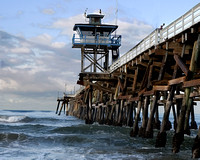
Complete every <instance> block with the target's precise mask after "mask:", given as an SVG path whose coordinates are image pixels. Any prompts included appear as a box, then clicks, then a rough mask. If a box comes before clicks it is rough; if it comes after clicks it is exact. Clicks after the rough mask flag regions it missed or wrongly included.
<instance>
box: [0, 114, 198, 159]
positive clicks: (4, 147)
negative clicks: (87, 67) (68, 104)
mask: <svg viewBox="0 0 200 160" xmlns="http://www.w3.org/2000/svg"><path fill="white" fill-rule="evenodd" d="M198 120H200V116H199V115H198V117H197V122H199V121H198ZM198 125H199V123H198ZM130 130H131V128H130V127H114V126H107V125H99V124H97V123H95V124H92V125H86V124H85V122H84V121H83V120H80V119H77V118H75V117H72V116H65V115H64V114H62V115H61V116H58V115H56V114H55V112H52V111H9V110H1V111H0V160H96V159H97V160H110V159H115V160H147V159H148V160H188V159H191V155H192V151H191V148H192V145H193V141H194V138H195V136H196V134H197V131H196V130H192V132H191V135H190V136H187V135H185V141H184V142H183V144H182V145H181V151H180V152H179V153H178V154H173V153H172V152H171V146H172V143H171V142H172V136H173V131H172V130H171V131H168V132H167V134H168V136H167V137H168V139H167V145H166V147H165V148H155V147H154V146H155V137H156V135H157V131H155V133H154V138H153V139H143V138H140V137H134V138H133V137H130V136H129V132H130Z"/></svg>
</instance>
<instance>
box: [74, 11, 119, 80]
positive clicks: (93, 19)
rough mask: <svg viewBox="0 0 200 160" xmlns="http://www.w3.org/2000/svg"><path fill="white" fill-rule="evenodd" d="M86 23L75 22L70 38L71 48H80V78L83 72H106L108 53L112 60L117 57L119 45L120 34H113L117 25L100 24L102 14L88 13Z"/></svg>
mask: <svg viewBox="0 0 200 160" xmlns="http://www.w3.org/2000/svg"><path fill="white" fill-rule="evenodd" d="M85 16H86V18H87V19H88V20H89V23H87V24H75V25H74V28H73V31H75V32H76V34H74V35H73V38H72V48H81V73H80V75H79V76H80V78H81V77H84V75H85V74H87V75H88V74H89V73H90V74H101V73H108V67H109V61H111V59H110V60H109V53H110V54H112V61H115V60H116V59H118V57H119V47H120V46H121V35H116V34H113V33H114V31H116V29H117V28H118V26H117V25H107V24H102V23H101V21H102V19H103V17H104V15H102V14H101V13H100V14H88V15H86V14H85Z"/></svg>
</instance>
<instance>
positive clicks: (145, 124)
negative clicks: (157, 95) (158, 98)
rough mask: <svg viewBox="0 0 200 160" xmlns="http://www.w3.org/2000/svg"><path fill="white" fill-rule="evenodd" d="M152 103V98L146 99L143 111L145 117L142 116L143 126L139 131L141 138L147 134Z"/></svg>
mask: <svg viewBox="0 0 200 160" xmlns="http://www.w3.org/2000/svg"><path fill="white" fill-rule="evenodd" d="M149 103H150V97H149V96H147V97H145V99H144V109H143V115H142V126H141V127H140V130H139V136H140V137H145V132H146V126H147V121H148V106H149Z"/></svg>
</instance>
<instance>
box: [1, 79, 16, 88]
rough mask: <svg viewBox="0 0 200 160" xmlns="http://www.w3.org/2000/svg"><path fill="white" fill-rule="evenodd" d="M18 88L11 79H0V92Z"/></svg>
mask: <svg viewBox="0 0 200 160" xmlns="http://www.w3.org/2000/svg"><path fill="white" fill-rule="evenodd" d="M18 87H19V85H18V83H17V82H16V81H15V80H13V79H9V78H6V79H0V90H16V89H17V88H18Z"/></svg>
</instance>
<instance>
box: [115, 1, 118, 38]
mask: <svg viewBox="0 0 200 160" xmlns="http://www.w3.org/2000/svg"><path fill="white" fill-rule="evenodd" d="M117 19H118V0H116V10H115V25H117ZM116 34H117V30H115V36H116Z"/></svg>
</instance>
